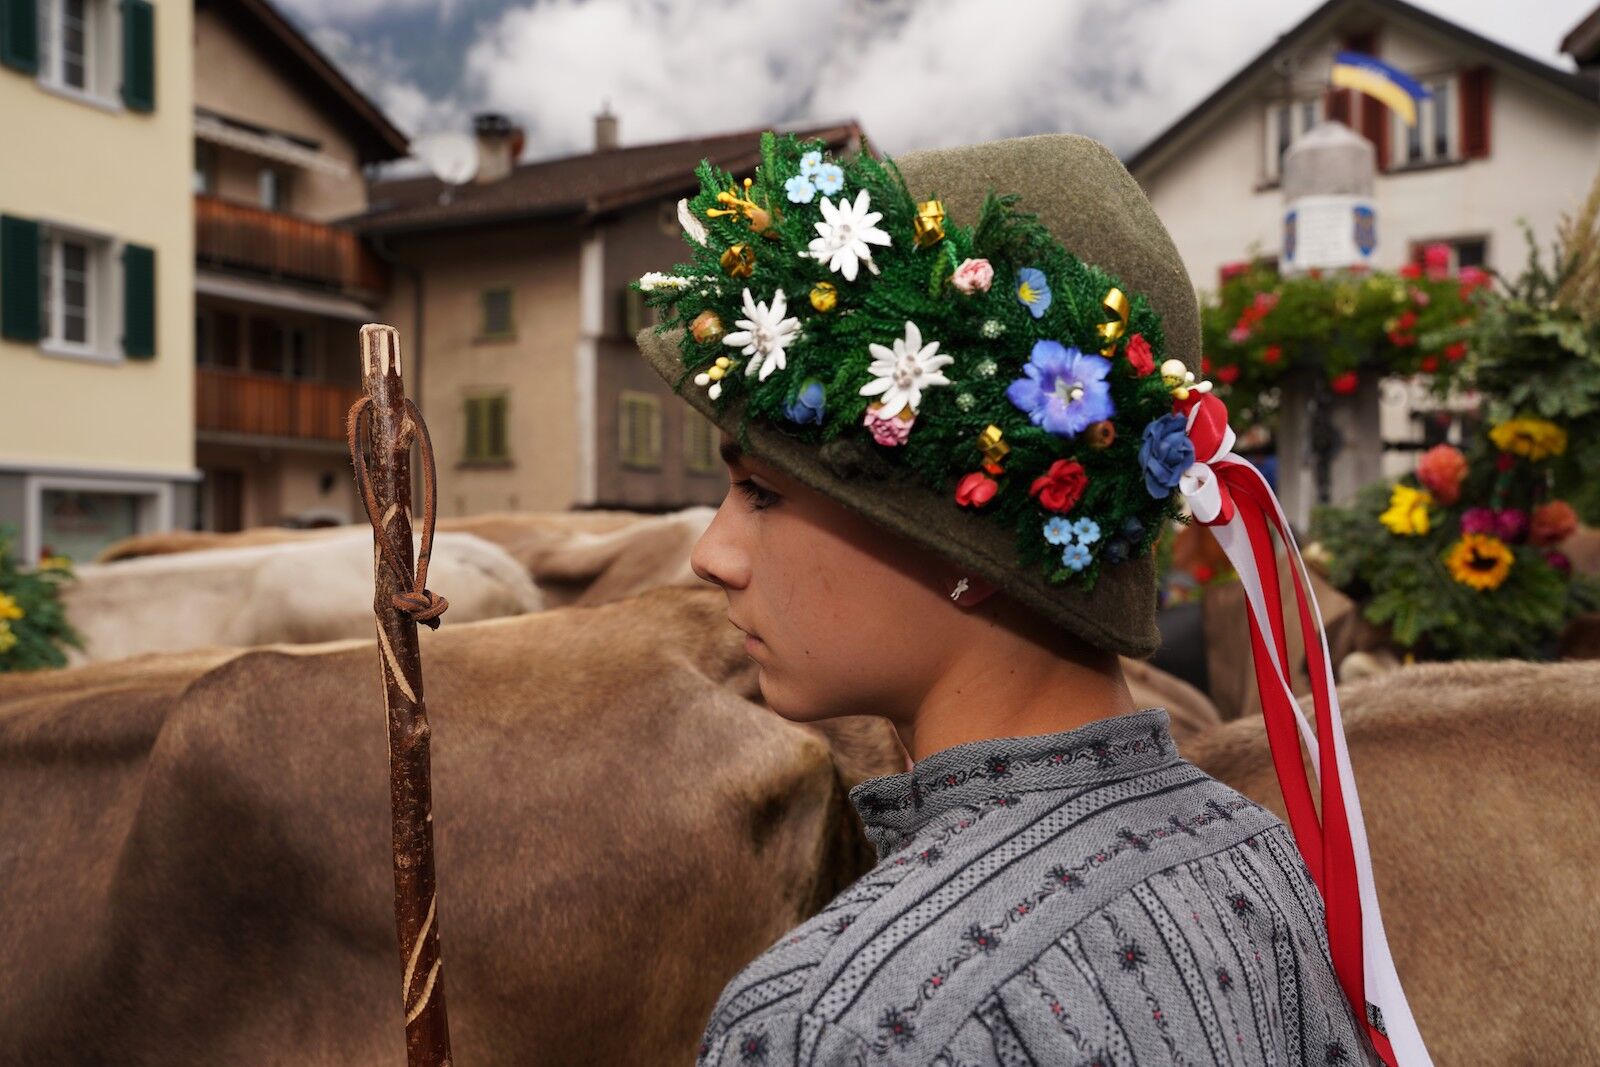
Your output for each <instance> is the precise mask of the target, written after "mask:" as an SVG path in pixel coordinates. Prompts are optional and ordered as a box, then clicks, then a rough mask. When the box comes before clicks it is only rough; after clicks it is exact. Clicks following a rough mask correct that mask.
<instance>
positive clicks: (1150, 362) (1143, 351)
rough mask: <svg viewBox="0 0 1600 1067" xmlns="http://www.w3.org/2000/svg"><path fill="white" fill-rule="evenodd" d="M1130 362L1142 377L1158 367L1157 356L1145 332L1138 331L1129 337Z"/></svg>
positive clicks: (1136, 372) (1134, 370) (1135, 371)
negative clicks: (1152, 351) (1151, 350)
mask: <svg viewBox="0 0 1600 1067" xmlns="http://www.w3.org/2000/svg"><path fill="white" fill-rule="evenodd" d="M1128 363H1129V364H1130V365H1131V366H1132V367H1133V372H1134V373H1135V374H1137V375H1138V376H1139V377H1141V378H1143V377H1144V376H1145V375H1146V374H1149V373H1150V372H1151V371H1153V370H1155V369H1156V361H1155V356H1154V355H1152V354H1151V352H1150V342H1149V341H1146V340H1145V339H1144V334H1142V333H1136V334H1134V335H1133V336H1132V337H1130V338H1128Z"/></svg>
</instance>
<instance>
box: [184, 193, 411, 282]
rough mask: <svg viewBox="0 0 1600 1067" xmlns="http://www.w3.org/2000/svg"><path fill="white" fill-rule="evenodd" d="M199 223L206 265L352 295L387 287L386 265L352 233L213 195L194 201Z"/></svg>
mask: <svg viewBox="0 0 1600 1067" xmlns="http://www.w3.org/2000/svg"><path fill="white" fill-rule="evenodd" d="M194 222H195V258H196V260H198V261H199V262H200V263H202V264H207V265H211V266H218V267H229V268H233V269H238V270H245V271H250V272H252V273H256V274H261V275H265V276H267V277H270V278H276V279H281V280H284V281H292V282H302V283H309V284H312V285H320V286H324V287H327V288H331V289H337V290H339V291H341V292H347V293H361V294H371V293H378V292H381V291H382V290H383V289H384V288H385V285H386V281H387V279H386V276H385V272H384V269H383V264H382V263H380V262H379V261H378V259H377V257H375V256H374V255H373V254H372V253H371V252H370V251H368V250H367V249H366V248H365V247H364V246H363V245H362V244H361V240H360V238H358V237H357V236H356V235H355V234H354V233H352V232H351V231H349V230H343V229H340V228H339V227H337V226H329V225H327V224H325V223H321V222H312V221H311V220H310V219H301V218H296V217H294V216H293V215H283V214H280V213H278V212H276V211H266V210H264V209H262V208H258V207H251V206H250V205H248V204H235V203H231V202H229V201H227V200H218V199H217V198H216V197H212V196H196V197H195V198H194Z"/></svg>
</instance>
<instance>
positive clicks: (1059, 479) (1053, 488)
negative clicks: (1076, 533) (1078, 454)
mask: <svg viewBox="0 0 1600 1067" xmlns="http://www.w3.org/2000/svg"><path fill="white" fill-rule="evenodd" d="M1088 484H1089V476H1088V475H1087V474H1085V473H1083V464H1081V463H1079V462H1078V461H1077V460H1075V459H1058V460H1056V461H1055V462H1054V463H1052V464H1050V469H1049V470H1047V471H1045V472H1044V473H1043V474H1041V475H1039V477H1037V478H1035V479H1034V480H1033V485H1032V486H1031V487H1030V488H1029V489H1028V495H1029V496H1036V497H1038V498H1039V503H1041V504H1043V505H1044V506H1045V507H1047V508H1049V509H1050V510H1051V511H1061V512H1066V511H1071V510H1072V507H1073V505H1074V504H1076V503H1077V502H1078V498H1079V497H1081V496H1083V490H1084V488H1085V487H1086V486H1087V485H1088Z"/></svg>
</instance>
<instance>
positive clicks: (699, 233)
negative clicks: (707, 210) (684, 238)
mask: <svg viewBox="0 0 1600 1067" xmlns="http://www.w3.org/2000/svg"><path fill="white" fill-rule="evenodd" d="M678 224H679V225H680V226H682V227H683V232H684V233H686V234H688V235H689V239H690V240H692V241H693V242H694V243H695V244H697V245H703V244H705V243H706V224H705V223H703V222H701V221H700V220H699V219H697V218H695V217H694V212H692V211H690V210H689V198H688V197H684V198H683V199H682V200H679V201H678Z"/></svg>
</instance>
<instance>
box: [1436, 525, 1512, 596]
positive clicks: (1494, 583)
mask: <svg viewBox="0 0 1600 1067" xmlns="http://www.w3.org/2000/svg"><path fill="white" fill-rule="evenodd" d="M1515 558H1516V557H1515V556H1513V555H1512V553H1511V548H1510V546H1509V545H1507V544H1506V543H1505V542H1504V541H1502V540H1500V539H1499V538H1498V537H1494V536H1492V535H1490V534H1472V533H1469V534H1462V535H1461V540H1459V541H1457V542H1456V543H1455V544H1454V545H1452V546H1451V548H1450V551H1449V552H1448V553H1446V554H1445V557H1444V565H1445V567H1446V568H1448V569H1449V571H1450V577H1452V578H1454V579H1455V580H1456V581H1458V582H1460V583H1461V584H1462V585H1466V586H1471V587H1472V588H1473V589H1477V590H1485V589H1498V588H1499V587H1500V585H1501V584H1502V583H1503V582H1504V581H1505V580H1506V578H1507V577H1508V576H1509V575H1510V574H1511V564H1512V563H1513V562H1514V561H1515Z"/></svg>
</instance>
